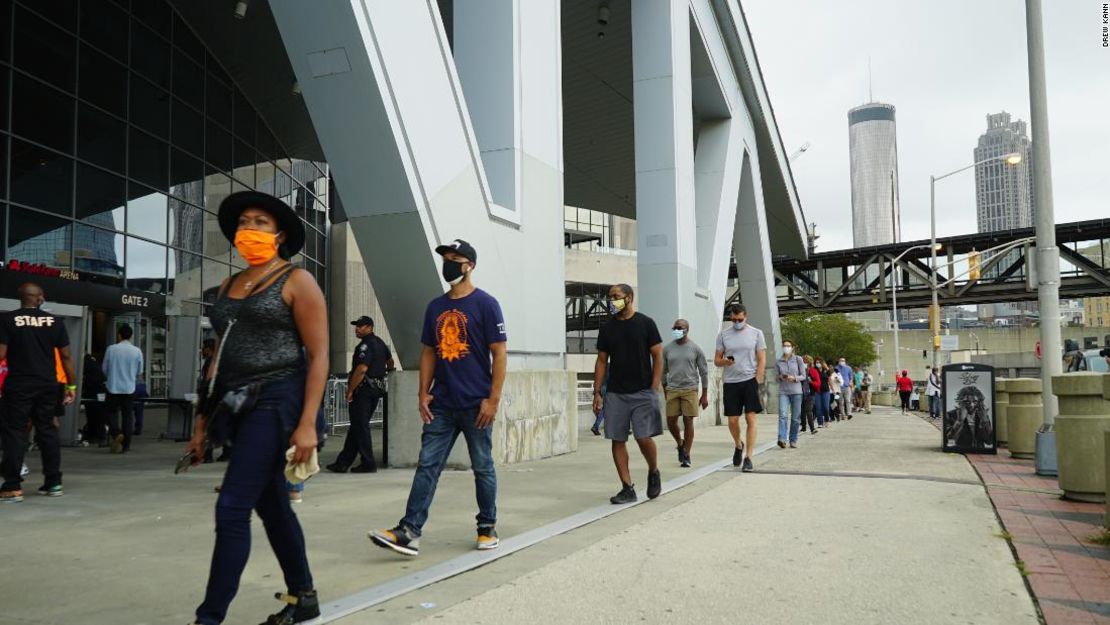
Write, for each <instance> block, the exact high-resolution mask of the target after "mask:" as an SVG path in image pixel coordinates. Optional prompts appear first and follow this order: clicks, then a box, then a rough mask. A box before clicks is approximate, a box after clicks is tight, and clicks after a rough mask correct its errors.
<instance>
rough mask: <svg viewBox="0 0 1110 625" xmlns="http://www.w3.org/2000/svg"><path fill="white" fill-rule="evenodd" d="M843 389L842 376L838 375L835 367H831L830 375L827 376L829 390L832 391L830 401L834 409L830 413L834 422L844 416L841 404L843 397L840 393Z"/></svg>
mask: <svg viewBox="0 0 1110 625" xmlns="http://www.w3.org/2000/svg"><path fill="white" fill-rule="evenodd" d="M843 387H844V376H842V375H840V372H839V371H837V370H836V367H833V369H832V373H830V374H829V389H830V390H832V401H833V405H834V406H835V408H832V409H831V410H830V412H831V414H832V415H833V416H832V418H833V419H834V420H836V421H840V420H841V419H842V418H843V415H844V404H843V402H842V400H843V399H844V395H842V394H841V391H843V390H844V388H843Z"/></svg>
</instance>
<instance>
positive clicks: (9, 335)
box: [0, 283, 77, 503]
mask: <svg viewBox="0 0 1110 625" xmlns="http://www.w3.org/2000/svg"><path fill="white" fill-rule="evenodd" d="M45 299H46V298H45V295H44V294H43V291H42V288H41V287H39V285H37V284H33V283H27V284H24V285H23V286H21V287H19V301H20V308H19V310H13V311H11V312H7V313H4V314H3V315H0V360H2V359H4V358H5V357H6V358H7V359H8V378H7V380H6V381H5V382H4V398H3V411H2V414H0V444H2V446H3V449H4V460H3V462H2V463H0V472H2V473H3V476H4V484H3V486H0V503H7V502H17V501H23V490H22V489H21V488H20V483H21V482H22V478H21V477H20V475H19V472H20V468H21V467H22V465H23V456H24V454H25V453H26V451H27V424H28V422H30V423H33V424H34V426H35V443H36V444H37V445H38V446H39V450H40V451H41V452H42V473H43V476H44V477H45V481H44V482H43V485H42V487H40V488H39V492H40V493H41V494H43V495H47V496H51V497H57V496H59V495H61V494H62V471H61V464H62V456H61V448H60V445H59V442H58V431H57V429H56V427H55V425H54V415H53V408H54V403H55V402H56V400H57V396H58V379H57V372H56V369H55V360H54V350H55V349H56V350H58V354H59V356H61V359H62V368H63V369H64V370H65V374H66V384H65V395H64V400H63V401H64V403H65V404H66V405H69V404H71V403H73V399H74V397H75V396H76V393H77V384H76V381H77V377H76V375H75V374H74V372H73V358H72V357H71V355H70V352H69V335H68V334H66V329H65V326H64V325H62V320H61V319H60V318H58V317H55V316H54V315H52V314H50V313H48V312H45V311H43V310H41V309H40V308H39V307H40V306H42V303H43V301H44V300H45Z"/></svg>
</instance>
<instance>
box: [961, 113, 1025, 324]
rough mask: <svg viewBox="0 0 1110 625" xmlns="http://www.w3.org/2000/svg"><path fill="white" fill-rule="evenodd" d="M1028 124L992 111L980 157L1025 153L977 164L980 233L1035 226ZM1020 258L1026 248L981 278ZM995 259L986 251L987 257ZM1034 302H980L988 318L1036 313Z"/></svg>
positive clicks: (977, 156)
mask: <svg viewBox="0 0 1110 625" xmlns="http://www.w3.org/2000/svg"><path fill="white" fill-rule="evenodd" d="M1027 131H1028V127H1027V125H1026V123H1025V122H1024V121H1022V120H1020V119H1019V120H1017V121H1012V120H1011V118H1010V114H1009V113H1007V112H1006V111H1002V112H1001V113H994V114H990V115H987V131H986V132H985V133H983V134H982V135H980V136H979V143H978V145H977V146H976V147H975V153H974V156H975V162H976V163H978V162H980V161H984V160H987V159H991V158H997V157H999V156H1004V155H1006V154H1019V155H1021V162H1020V163H1017V164H1013V165H1012V164H1010V163H1007V162H1006V161H1004V160H995V161H993V162H990V163H984V164H982V165H979V166H977V167H976V168H975V204H976V215H977V217H978V225H979V232H994V231H996V230H1010V229H1012V228H1029V227H1031V226H1032V225H1033V172H1032V161H1033V144H1032V142H1030V141H1029V136H1028V134H1027ZM1020 257H1021V252H1019V251H1017V250H1014V251H1011V252H1007V253H1006V255H1005V257H1003V258H1002V260H1000V261H999V262H998V264H996V265H994V266H992V267H990V268H989V269H987V270H986V271H984V272H983V274H982V279H984V280H988V279H993V278H996V277H998V276H999V275H1000V274H1001V273H1002V272H1004V271H1006V268H1007V267H1009V266H1010V265H1012V264H1013V263H1014V262H1016V261H1017V260H1018V259H1019V258H1020ZM988 260H990V258H989V257H986V256H984V258H983V262H984V263H985V262H987V261H988ZM1036 310H1037V305H1036V303H1035V302H1024V303H1021V304H988V305H983V306H980V307H979V315H980V317H983V318H992V317H993V318H998V317H1014V316H1019V315H1021V314H1022V313H1023V312H1035V311H1036Z"/></svg>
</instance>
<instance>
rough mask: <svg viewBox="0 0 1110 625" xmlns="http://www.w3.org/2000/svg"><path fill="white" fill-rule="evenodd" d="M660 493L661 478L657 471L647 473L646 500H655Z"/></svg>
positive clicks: (661, 489)
mask: <svg viewBox="0 0 1110 625" xmlns="http://www.w3.org/2000/svg"><path fill="white" fill-rule="evenodd" d="M661 492H663V477H662V476H661V475H660V474H659V469H656V470H654V471H650V472H648V492H647V496H648V499H655V498H656V497H658V496H659V493H661Z"/></svg>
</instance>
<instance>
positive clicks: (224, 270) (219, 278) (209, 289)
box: [201, 258, 231, 303]
mask: <svg viewBox="0 0 1110 625" xmlns="http://www.w3.org/2000/svg"><path fill="white" fill-rule="evenodd" d="M201 273H202V278H201V287H203V288H204V301H205V302H208V303H212V302H215V301H216V294H217V293H218V292H219V290H220V285H221V284H223V282H224V280H227V279H228V278H229V277H230V276H231V265H229V264H227V263H225V262H220V261H215V260H212V259H211V258H204V259H201Z"/></svg>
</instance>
